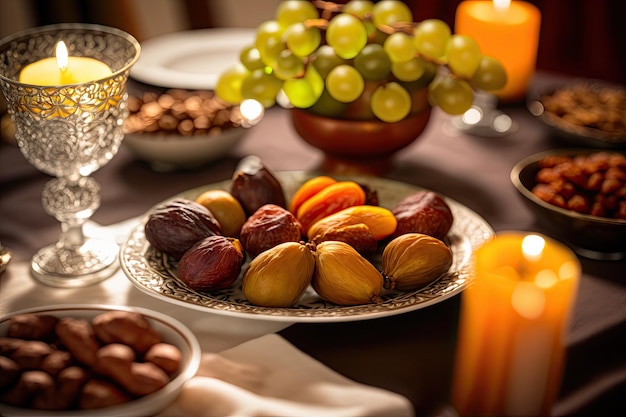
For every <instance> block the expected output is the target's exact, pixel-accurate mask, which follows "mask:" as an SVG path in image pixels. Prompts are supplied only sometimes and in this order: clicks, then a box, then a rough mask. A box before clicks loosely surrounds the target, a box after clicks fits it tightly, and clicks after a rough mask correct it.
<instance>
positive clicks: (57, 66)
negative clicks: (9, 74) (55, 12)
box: [20, 41, 112, 86]
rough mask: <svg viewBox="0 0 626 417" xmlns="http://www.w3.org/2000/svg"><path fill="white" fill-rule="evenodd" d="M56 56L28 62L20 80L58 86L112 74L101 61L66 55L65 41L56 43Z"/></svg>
mask: <svg viewBox="0 0 626 417" xmlns="http://www.w3.org/2000/svg"><path fill="white" fill-rule="evenodd" d="M55 55H56V57H50V58H44V59H41V60H39V61H36V62H33V63H32V64H28V65H27V66H25V67H24V69H22V71H21V72H20V82H21V83H24V84H33V85H40V86H59V85H67V84H76V83H83V82H88V81H94V80H99V79H101V78H105V77H108V76H109V75H111V74H112V71H111V68H109V66H108V65H107V64H105V63H104V62H102V61H98V60H97V59H94V58H88V57H82V56H68V52H67V47H66V46H65V42H63V41H61V42H59V43H58V44H57V46H56V50H55Z"/></svg>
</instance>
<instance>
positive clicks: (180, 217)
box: [145, 199, 222, 260]
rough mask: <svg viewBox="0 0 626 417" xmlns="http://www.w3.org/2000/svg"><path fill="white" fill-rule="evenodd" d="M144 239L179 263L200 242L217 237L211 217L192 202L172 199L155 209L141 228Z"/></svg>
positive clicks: (215, 224) (218, 230)
mask: <svg viewBox="0 0 626 417" xmlns="http://www.w3.org/2000/svg"><path fill="white" fill-rule="evenodd" d="M145 233H146V239H147V240H148V242H150V244H151V245H152V246H153V247H154V248H155V249H156V250H158V251H161V252H163V253H166V254H167V255H169V256H171V257H173V258H174V259H176V260H178V259H180V258H181V257H182V256H183V254H184V253H185V252H187V250H188V249H189V248H190V247H192V246H193V245H195V244H196V243H197V242H199V241H200V240H202V239H204V238H206V237H209V236H214V235H220V234H221V233H222V228H221V226H220V224H219V222H218V221H217V219H216V218H215V216H213V214H212V213H211V212H210V211H209V209H207V208H206V207H204V206H203V205H201V204H199V203H196V202H195V201H191V200H185V199H175V200H172V201H170V202H167V203H164V204H162V205H160V206H158V207H157V208H155V209H154V210H153V211H152V213H150V215H149V216H148V221H147V222H146V225H145Z"/></svg>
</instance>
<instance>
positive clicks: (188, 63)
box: [130, 28, 255, 90]
mask: <svg viewBox="0 0 626 417" xmlns="http://www.w3.org/2000/svg"><path fill="white" fill-rule="evenodd" d="M254 38H255V31H254V29H243V28H223V29H198V30H190V31H183V32H174V33H170V34H167V35H162V36H157V37H154V38H151V39H148V40H146V41H144V42H142V43H141V56H140V57H139V60H138V61H137V63H136V64H135V65H134V66H133V67H132V68H131V70H130V75H131V77H132V78H134V79H136V80H138V81H141V82H143V83H146V84H151V85H155V86H160V87H167V88H183V89H188V90H213V89H214V88H215V85H216V83H217V80H218V78H219V75H220V74H221V73H222V72H224V70H226V69H227V68H229V67H230V66H232V65H234V64H236V63H238V62H239V53H240V52H241V50H242V49H243V48H244V47H246V46H248V45H250V44H252V43H253V42H254Z"/></svg>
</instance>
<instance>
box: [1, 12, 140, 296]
mask: <svg viewBox="0 0 626 417" xmlns="http://www.w3.org/2000/svg"><path fill="white" fill-rule="evenodd" d="M59 41H64V42H65V43H66V44H68V47H69V50H70V55H73V56H83V57H90V58H95V59H98V60H100V61H103V62H104V63H105V64H107V65H108V66H109V67H110V68H111V70H112V74H111V75H110V76H108V77H105V78H102V79H97V80H93V81H89V82H84V83H77V84H67V85H59V86H38V85H31V84H25V83H22V82H20V81H19V75H20V72H21V70H22V69H23V68H24V67H25V66H26V65H28V64H30V63H32V62H35V61H38V60H40V59H43V58H47V57H51V56H54V48H55V47H56V44H57V43H58V42H59ZM140 50H141V49H140V46H139V43H138V42H137V40H135V39H134V38H133V37H132V36H131V35H129V34H127V33H125V32H123V31H121V30H118V29H114V28H109V27H105V26H100V25H89V24H59V25H51V26H44V27H40V28H34V29H29V30H26V31H23V32H19V33H17V34H14V35H12V36H9V37H7V38H5V39H3V40H2V41H0V87H2V91H3V93H4V95H5V97H6V99H7V107H8V110H9V113H10V114H11V118H12V119H13V122H14V123H15V128H16V134H15V136H16V139H17V143H18V146H19V147H20V150H21V152H22V154H23V155H24V157H25V158H26V159H27V160H28V161H29V162H30V163H31V164H32V165H34V166H35V167H36V168H37V169H39V170H40V171H42V172H45V173H47V174H50V175H52V176H55V177H56V178H55V179H52V180H51V181H49V182H48V183H47V184H46V185H45V187H44V190H43V194H42V204H43V207H44V210H45V211H46V212H47V213H48V214H50V215H52V216H54V217H55V218H56V219H57V220H58V221H59V222H61V237H60V239H59V241H58V242H57V243H56V244H54V245H50V246H47V247H45V248H43V249H41V250H39V251H38V252H37V253H36V254H35V256H34V257H33V259H32V263H31V267H32V272H33V275H34V276H35V277H36V278H37V279H39V280H40V281H41V282H43V283H45V284H48V285H52V286H57V287H80V286H84V285H89V284H92V283H95V282H98V281H100V280H102V279H105V278H107V277H109V276H111V275H112V274H113V273H114V272H115V271H116V270H117V268H118V263H117V254H118V247H117V245H116V244H115V242H112V241H107V240H103V239H96V238H88V237H86V236H85V235H84V234H83V224H84V223H85V222H86V221H87V220H89V218H90V217H91V215H92V214H93V213H94V211H95V210H96V209H97V208H98V207H99V206H100V194H99V192H100V187H99V185H98V184H97V182H96V181H95V180H94V179H93V178H91V177H90V176H89V175H91V173H93V172H94V171H96V170H97V169H98V168H100V167H101V166H103V165H105V164H106V163H108V162H109V160H110V159H111V158H112V157H113V156H114V155H115V154H116V153H117V151H118V149H119V146H120V144H121V142H122V139H123V137H124V133H123V130H122V128H123V123H124V119H125V118H126V116H127V115H128V110H127V106H126V99H127V93H126V81H127V80H128V75H129V71H130V68H131V66H132V65H133V64H134V63H135V62H136V61H137V59H138V57H139V54H140Z"/></svg>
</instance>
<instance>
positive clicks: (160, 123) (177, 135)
mask: <svg viewBox="0 0 626 417" xmlns="http://www.w3.org/2000/svg"><path fill="white" fill-rule="evenodd" d="M128 108H129V110H130V114H129V116H128V118H127V119H126V121H125V122H124V132H125V138H124V142H123V143H124V144H125V146H127V147H128V148H129V149H130V150H131V151H132V152H133V153H134V154H135V155H136V156H137V157H138V158H139V159H141V160H143V161H147V162H148V163H150V165H151V166H152V168H153V169H155V170H157V171H172V170H177V169H194V168H198V167H200V166H202V165H205V164H208V163H210V162H213V161H216V160H218V159H220V158H222V157H224V156H226V155H227V154H228V153H229V152H231V151H232V150H233V149H234V148H235V147H237V145H238V144H239V143H240V142H241V141H242V140H243V138H244V136H245V134H246V132H247V128H248V127H249V126H250V124H249V123H248V119H246V118H244V117H243V116H242V114H241V112H240V110H239V106H234V105H230V104H227V103H225V102H223V101H222V100H220V99H219V98H217V97H216V96H215V94H214V93H213V92H212V91H188V90H181V89H169V90H167V91H165V92H162V93H158V92H147V93H144V94H143V95H141V96H140V97H139V96H130V97H129V99H128Z"/></svg>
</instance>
